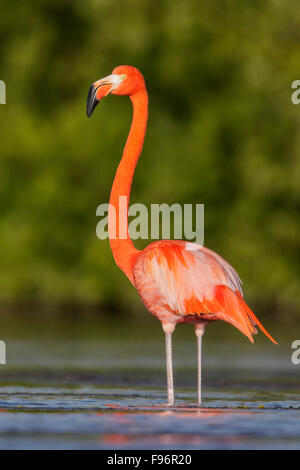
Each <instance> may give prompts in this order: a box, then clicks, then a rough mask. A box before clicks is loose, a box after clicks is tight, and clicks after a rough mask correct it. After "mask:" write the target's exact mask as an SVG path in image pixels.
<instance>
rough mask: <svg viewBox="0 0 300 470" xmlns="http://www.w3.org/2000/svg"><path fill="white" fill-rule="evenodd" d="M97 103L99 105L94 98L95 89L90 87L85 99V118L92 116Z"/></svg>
mask: <svg viewBox="0 0 300 470" xmlns="http://www.w3.org/2000/svg"><path fill="white" fill-rule="evenodd" d="M98 103H99V100H98V99H97V97H96V89H95V87H94V85H92V86H91V87H90V89H89V93H88V97H87V103H86V114H87V117H91V115H92V114H93V111H94V109H95V108H96V106H97V104H98Z"/></svg>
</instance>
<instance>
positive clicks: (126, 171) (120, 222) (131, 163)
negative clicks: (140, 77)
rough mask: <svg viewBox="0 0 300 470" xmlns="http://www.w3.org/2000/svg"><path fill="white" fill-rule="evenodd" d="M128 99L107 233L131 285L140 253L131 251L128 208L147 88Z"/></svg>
mask: <svg viewBox="0 0 300 470" xmlns="http://www.w3.org/2000/svg"><path fill="white" fill-rule="evenodd" d="M130 99H131V101H132V105H133V117H132V122H131V127H130V131H129V135H128V138H127V142H126V145H125V148H124V151H123V155H122V159H121V161H120V163H119V166H118V169H117V172H116V175H115V179H114V182H113V185H112V189H111V193H110V200H109V204H110V205H109V213H108V233H109V242H110V247H111V250H112V253H113V256H114V259H115V262H116V264H117V265H118V266H119V268H120V269H122V271H123V272H124V273H125V274H126V276H127V277H128V278H129V280H130V281H131V282H132V283H133V275H132V266H133V261H134V260H135V257H136V256H137V254H138V253H139V251H138V250H137V249H136V248H135V247H134V245H133V243H132V240H131V238H130V236H129V232H128V207H129V197H130V189H131V183H132V179H133V174H134V170H135V166H136V164H137V161H138V159H139V156H140V154H141V151H142V148H143V142H144V138H145V132H146V125H147V118H148V94H147V90H146V88H143V89H141V90H139V91H138V92H137V93H135V94H134V95H132V96H130Z"/></svg>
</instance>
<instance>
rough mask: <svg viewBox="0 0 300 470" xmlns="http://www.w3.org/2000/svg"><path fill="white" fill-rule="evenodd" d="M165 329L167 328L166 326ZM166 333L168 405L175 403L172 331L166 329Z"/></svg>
mask: <svg viewBox="0 0 300 470" xmlns="http://www.w3.org/2000/svg"><path fill="white" fill-rule="evenodd" d="M164 330H165V328H164ZM165 335H166V365H167V390H168V405H174V383H173V358H172V332H170V331H165Z"/></svg>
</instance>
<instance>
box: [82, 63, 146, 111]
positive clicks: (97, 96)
mask: <svg viewBox="0 0 300 470" xmlns="http://www.w3.org/2000/svg"><path fill="white" fill-rule="evenodd" d="M142 88H145V81H144V77H143V75H142V74H141V72H140V71H139V70H138V69H136V68H135V67H132V66H130V65H119V66H118V67H116V68H115V69H114V70H113V71H112V73H111V75H108V76H107V77H104V78H101V79H100V80H97V81H96V82H95V83H93V85H92V86H91V87H90V89H89V94H88V97H87V115H88V117H90V116H91V115H92V113H93V111H94V109H95V107H96V106H97V104H98V103H99V101H100V100H101V99H102V98H104V97H105V96H107V95H109V94H110V93H111V94H112V95H127V96H132V95H134V94H136V93H137V92H138V91H139V90H140V89H142Z"/></svg>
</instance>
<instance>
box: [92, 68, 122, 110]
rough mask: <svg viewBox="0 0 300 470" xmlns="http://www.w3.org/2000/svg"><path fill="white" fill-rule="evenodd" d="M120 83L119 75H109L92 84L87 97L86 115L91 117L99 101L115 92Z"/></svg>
mask: <svg viewBox="0 0 300 470" xmlns="http://www.w3.org/2000/svg"><path fill="white" fill-rule="evenodd" d="M121 82H122V79H121V78H120V76H119V75H117V74H111V75H108V76H107V77H105V78H101V80H97V82H95V83H93V85H92V86H91V87H90V89H89V93H88V97H87V106H86V114H87V116H88V117H91V115H92V114H93V111H94V109H95V108H96V106H97V104H98V103H99V101H100V100H101V99H102V98H104V97H105V96H107V95H108V94H109V93H110V92H111V91H113V90H115V89H116V88H117V87H118V86H119V85H120V83H121Z"/></svg>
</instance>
